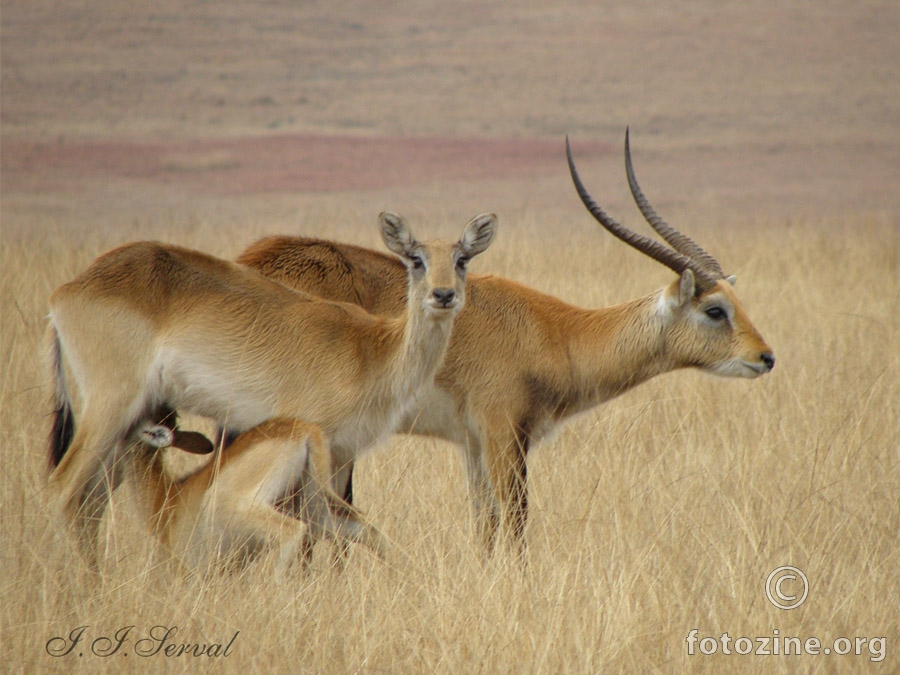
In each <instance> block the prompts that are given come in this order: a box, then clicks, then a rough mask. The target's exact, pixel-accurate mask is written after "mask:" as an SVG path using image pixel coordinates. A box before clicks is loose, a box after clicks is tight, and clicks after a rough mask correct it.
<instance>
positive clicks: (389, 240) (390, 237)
mask: <svg viewBox="0 0 900 675" xmlns="http://www.w3.org/2000/svg"><path fill="white" fill-rule="evenodd" d="M378 221H379V223H380V224H381V238H382V239H383V240H384V244H385V246H387V247H388V248H389V249H390V250H391V251H393V252H394V253H396V254H397V255H399V256H400V257H401V258H405V259H409V257H410V255H411V254H412V252H413V249H415V247H416V245H417V242H416V239H415V237H413V234H412V231H411V230H410V229H409V225H407V224H406V221H405V220H404V219H403V218H402V217H401V216H398V215H397V214H396V213H391V212H390V211H385V212H384V213H382V214H381V215H379V216H378Z"/></svg>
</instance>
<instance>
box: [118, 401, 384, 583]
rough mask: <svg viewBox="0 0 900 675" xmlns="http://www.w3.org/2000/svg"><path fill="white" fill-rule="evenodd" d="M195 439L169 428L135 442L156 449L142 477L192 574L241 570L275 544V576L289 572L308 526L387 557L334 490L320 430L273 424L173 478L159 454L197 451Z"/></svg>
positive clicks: (166, 537)
mask: <svg viewBox="0 0 900 675" xmlns="http://www.w3.org/2000/svg"><path fill="white" fill-rule="evenodd" d="M160 420H162V421H165V419H164V418H163V417H160ZM188 433H189V432H181V435H179V432H177V431H176V432H174V433H173V431H172V429H171V428H170V427H169V426H167V425H165V424H150V423H147V424H145V425H144V426H143V427H142V428H140V429H139V430H138V432H137V434H136V436H137V440H138V441H140V442H141V443H144V444H145V445H146V446H149V447H150V448H151V449H152V450H151V454H150V459H149V461H148V462H146V463H145V466H143V467H142V468H141V469H139V471H138V472H137V475H136V478H137V483H138V484H139V487H140V488H141V490H140V491H141V493H142V494H144V496H145V497H148V498H149V499H150V502H151V503H150V506H151V525H152V527H153V530H154V531H155V533H156V535H157V537H158V539H159V541H160V543H162V544H163V545H164V546H165V547H167V548H168V549H169V551H170V552H171V553H172V554H173V555H174V556H175V557H176V558H177V559H179V560H180V561H182V562H183V563H185V564H186V565H187V566H188V567H189V568H192V569H193V570H195V571H199V572H204V571H207V570H214V569H220V568H222V567H231V566H234V565H240V564H242V563H244V562H247V561H248V560H250V559H252V558H254V557H256V555H257V554H259V553H260V552H262V551H263V550H264V549H266V548H268V549H273V550H275V551H276V552H277V561H278V562H277V567H276V571H277V572H283V571H284V570H285V569H286V568H287V566H288V565H289V564H290V563H291V562H292V561H293V560H294V559H296V558H297V552H298V550H299V549H300V545H301V543H302V539H303V537H304V536H305V535H306V534H307V530H306V528H304V526H303V525H302V524H301V522H300V521H303V522H305V523H307V525H308V527H309V531H310V532H311V533H312V534H313V535H315V536H317V537H325V538H327V539H330V540H332V541H336V542H340V543H342V544H345V545H346V544H351V543H361V544H363V545H364V546H366V547H368V548H370V549H372V550H373V551H374V552H375V553H376V554H377V555H379V556H380V557H382V558H383V557H384V556H385V553H386V551H387V548H388V547H387V544H386V542H385V540H384V537H383V536H382V535H381V533H380V532H379V531H378V530H377V529H376V528H375V527H374V526H373V525H372V524H371V523H369V522H368V521H367V520H366V518H365V516H363V515H362V514H361V513H360V512H359V511H357V510H356V509H354V508H353V507H352V506H349V505H347V504H345V503H344V502H343V500H341V499H340V498H339V497H338V496H337V495H336V494H335V493H334V492H333V491H332V489H331V487H330V485H329V482H330V475H331V470H332V469H331V454H330V450H329V447H328V439H327V438H326V436H325V434H324V433H323V431H322V430H321V429H320V428H319V427H317V426H315V425H312V424H307V423H305V422H303V421H301V420H296V419H290V418H278V417H275V418H271V419H268V420H266V421H265V422H262V423H261V424H258V425H257V426H255V427H253V428H252V429H249V430H248V431H245V432H244V433H242V434H240V435H239V436H238V437H237V439H236V440H235V441H234V442H233V443H232V445H231V446H229V447H228V449H227V450H226V451H225V452H223V453H222V454H221V455H220V456H218V457H216V459H214V460H213V461H211V462H210V463H208V464H207V465H205V466H204V467H202V468H200V469H198V470H196V471H195V472H193V473H191V474H189V475H187V476H185V477H183V478H180V479H173V478H172V477H171V476H170V474H169V473H168V472H167V471H166V470H165V469H164V468H163V466H162V455H161V453H159V452H157V450H159V449H162V448H167V447H177V448H179V449H186V448H185V447H184V445H185V443H187V445H188V446H189V448H193V447H194V446H195V443H196V439H195V438H193V437H191V436H188V435H187V434H188ZM189 451H191V450H190V449H189Z"/></svg>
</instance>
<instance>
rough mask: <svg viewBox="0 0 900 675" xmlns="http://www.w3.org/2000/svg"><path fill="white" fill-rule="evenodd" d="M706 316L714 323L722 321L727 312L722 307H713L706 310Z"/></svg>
mask: <svg viewBox="0 0 900 675" xmlns="http://www.w3.org/2000/svg"><path fill="white" fill-rule="evenodd" d="M706 316H708V317H709V318H710V319H712V320H713V321H721V320H722V319H724V318H725V317H726V316H727V315H726V314H725V310H724V309H722V308H721V307H718V306H716V305H713V306H712V307H708V308H707V310H706Z"/></svg>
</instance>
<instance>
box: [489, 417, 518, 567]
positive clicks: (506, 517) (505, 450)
mask: <svg viewBox="0 0 900 675" xmlns="http://www.w3.org/2000/svg"><path fill="white" fill-rule="evenodd" d="M527 452H528V439H527V437H525V436H524V435H523V436H522V437H521V438H517V437H516V435H515V434H514V433H512V430H510V433H508V434H503V435H501V436H500V438H496V437H494V438H492V439H491V440H490V441H489V444H488V446H487V453H486V460H487V464H488V472H489V473H490V476H491V482H492V483H493V487H494V494H495V495H496V496H497V501H498V502H499V504H500V520H501V523H500V529H501V531H502V532H503V533H504V539H506V540H507V541H508V543H509V545H510V546H511V547H512V548H513V549H514V550H516V552H517V553H518V554H519V556H520V557H521V558H522V559H523V560H524V555H525V547H526V546H525V526H526V525H527V522H528V485H527V479H528V477H527V464H526V461H525V459H526V454H527Z"/></svg>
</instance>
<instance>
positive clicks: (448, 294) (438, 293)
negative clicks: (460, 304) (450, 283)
mask: <svg viewBox="0 0 900 675" xmlns="http://www.w3.org/2000/svg"><path fill="white" fill-rule="evenodd" d="M431 294H432V295H433V296H434V299H435V300H437V301H438V302H439V303H440V304H441V305H443V306H444V307H446V306H447V305H449V304H450V303H451V302H453V298H455V297H456V291H454V290H453V289H452V288H435V289H434V290H433V291H432V292H431Z"/></svg>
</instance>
